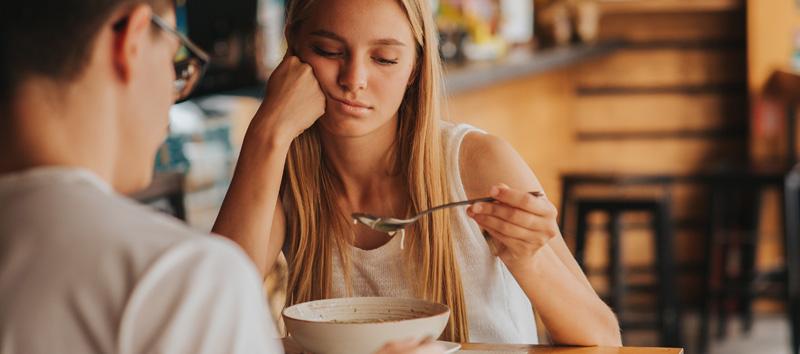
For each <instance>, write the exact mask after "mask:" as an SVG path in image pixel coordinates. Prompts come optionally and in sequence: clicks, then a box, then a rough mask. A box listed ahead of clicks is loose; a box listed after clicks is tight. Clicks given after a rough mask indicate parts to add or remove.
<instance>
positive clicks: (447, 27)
mask: <svg viewBox="0 0 800 354" xmlns="http://www.w3.org/2000/svg"><path fill="white" fill-rule="evenodd" d="M430 6H431V7H432V8H433V9H434V11H435V13H436V17H437V24H438V26H439V31H440V37H441V43H440V54H441V55H442V57H443V58H444V59H445V63H446V84H447V90H448V104H447V108H448V109H447V114H446V119H448V120H452V121H456V122H466V123H470V124H473V125H476V126H478V127H480V128H482V129H484V130H486V131H488V132H490V133H492V134H495V135H498V136H500V137H503V138H504V139H506V140H508V141H509V142H510V143H511V144H512V145H513V146H514V147H515V148H516V149H517V150H518V151H519V152H520V154H521V155H522V156H523V157H524V158H525V159H526V161H527V162H528V164H529V165H530V167H531V168H532V169H533V171H534V172H535V173H536V174H537V176H538V177H539V179H540V181H541V182H542V184H543V185H544V187H545V190H546V192H547V194H548V196H549V198H550V199H551V200H552V201H553V202H554V203H555V204H556V205H557V206H559V208H560V215H561V216H560V218H561V228H562V232H563V234H564V237H565V239H566V240H567V243H568V244H569V245H570V247H571V249H572V251H573V253H574V254H575V256H576V258H577V259H578V260H579V262H580V263H581V265H582V266H583V268H584V270H585V271H586V272H587V274H588V275H589V277H590V279H591V281H592V284H593V285H594V287H595V288H596V290H597V291H598V292H599V293H600V294H601V296H602V297H603V299H604V300H605V301H606V302H607V303H608V304H609V305H610V306H612V308H613V309H614V311H615V313H616V314H617V316H619V318H620V322H621V326H622V331H623V343H624V344H625V345H628V346H637V345H638V346H679V347H684V348H686V352H687V353H798V337H800V271H799V270H800V244H799V243H798V238H800V235H799V234H800V232H798V229H800V202H799V201H798V199H800V192H799V191H798V189H799V188H800V175H797V173H798V169H796V168H793V166H794V165H795V163H796V162H797V156H798V151H800V148H798V146H797V145H798V144H797V137H798V132H797V130H798V127H797V122H796V116H797V115H798V114H800V113H799V112H798V110H797V109H796V108H797V103H798V101H800V1H798V0H439V1H431V2H430ZM283 15H284V2H283V0H228V1H225V2H219V1H211V0H191V1H189V2H185V1H183V2H182V3H180V4H179V8H178V18H179V21H178V23H179V27H180V28H181V30H182V31H184V32H186V33H187V34H188V35H189V37H190V38H192V39H193V40H194V41H195V42H196V43H198V44H199V45H200V46H201V47H202V48H204V49H205V50H207V51H209V52H210V53H211V54H212V65H211V68H210V70H209V72H208V73H207V75H206V77H205V78H204V79H203V81H202V82H201V86H200V88H199V89H198V91H197V92H195V94H194V95H195V97H194V98H193V99H192V100H190V101H187V102H185V103H182V104H179V105H176V106H175V107H174V108H173V109H172V112H171V117H170V120H171V134H170V136H169V138H168V139H167V141H166V143H165V144H164V145H163V146H162V148H161V150H160V151H159V154H158V156H157V167H156V171H155V176H156V178H155V180H154V183H153V185H152V186H150V188H149V189H147V190H145V191H143V192H141V193H139V194H138V195H136V196H135V197H136V198H137V199H138V200H140V201H142V202H143V203H148V204H149V205H152V206H153V207H154V208H158V209H160V210H163V211H165V212H169V213H171V214H173V215H175V216H177V217H179V218H181V219H183V220H185V221H186V222H188V223H189V224H190V225H191V226H192V227H195V228H197V229H199V230H203V231H209V230H210V229H211V225H212V224H213V222H214V219H215V217H216V214H217V211H218V209H219V206H220V203H221V201H222V198H223V196H224V193H225V190H226V188H227V185H228V183H229V180H230V176H231V171H232V168H233V165H234V164H235V160H236V156H237V153H238V149H239V147H240V145H241V142H242V138H243V135H244V131H245V129H246V127H247V124H248V123H249V120H250V118H251V117H252V115H253V113H254V112H255V110H256V109H257V107H258V105H259V103H260V101H261V98H262V96H263V87H264V83H265V80H266V78H267V77H268V76H269V72H270V70H271V68H272V67H274V66H275V65H276V64H277V63H278V62H279V61H280V59H281V58H282V56H283V51H284V46H285V44H284V43H283V38H282V31H283ZM284 281H285V265H279V266H278V267H277V268H276V269H275V271H274V272H273V273H272V274H271V275H270V276H269V277H268V278H267V280H266V281H265V289H266V290H267V292H268V293H269V294H270V302H271V303H272V304H273V309H274V310H275V312H276V313H279V311H280V309H281V308H282V306H283V292H284V289H283V284H284V283H283V282H284ZM542 335H543V337H542V338H545V334H544V333H543V334H542Z"/></svg>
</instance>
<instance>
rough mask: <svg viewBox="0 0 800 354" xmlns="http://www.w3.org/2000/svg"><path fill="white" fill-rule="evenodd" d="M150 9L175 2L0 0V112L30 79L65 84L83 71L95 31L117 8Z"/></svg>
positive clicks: (145, 0)
mask: <svg viewBox="0 0 800 354" xmlns="http://www.w3.org/2000/svg"><path fill="white" fill-rule="evenodd" d="M136 4H149V5H151V6H152V7H153V9H154V11H156V12H163V11H166V10H167V9H169V8H170V7H171V6H174V5H173V4H174V0H44V1H36V2H32V1H24V0H2V2H0V107H2V106H6V105H7V104H9V103H10V100H11V99H12V97H13V95H14V94H13V92H14V91H15V90H16V88H17V87H18V85H20V84H21V83H22V82H23V80H25V79H26V78H28V77H30V76H34V75H35V76H43V77H47V78H52V79H54V80H55V81H58V82H69V81H70V80H72V79H75V78H76V77H78V76H79V75H80V74H81V73H82V72H83V70H84V68H85V67H86V64H87V62H88V60H89V56H90V54H91V51H92V49H93V48H94V43H95V42H96V39H97V35H98V33H99V32H100V28H101V27H102V26H103V24H105V23H106V22H107V21H108V19H109V17H110V16H111V15H112V14H113V13H114V12H115V11H117V10H118V9H121V8H124V7H126V6H128V7H132V6H134V5H136Z"/></svg>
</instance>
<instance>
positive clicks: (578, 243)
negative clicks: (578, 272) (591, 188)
mask: <svg viewBox="0 0 800 354" xmlns="http://www.w3.org/2000/svg"><path fill="white" fill-rule="evenodd" d="M577 209H578V210H577V211H578V212H577V216H578V220H577V221H578V223H577V227H576V228H575V260H576V261H577V262H578V265H579V266H580V267H581V269H583V271H584V272H586V265H585V264H584V257H585V255H586V234H587V233H588V231H589V230H588V221H587V220H586V218H587V217H588V216H589V210H588V209H587V208H586V207H585V206H584V205H581V204H578V207H577Z"/></svg>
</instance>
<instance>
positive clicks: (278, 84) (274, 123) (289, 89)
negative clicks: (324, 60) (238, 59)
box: [250, 53, 325, 144]
mask: <svg viewBox="0 0 800 354" xmlns="http://www.w3.org/2000/svg"><path fill="white" fill-rule="evenodd" d="M323 113H325V95H324V94H323V93H322V90H321V89H320V86H319V82H318V81H317V79H316V77H315V76H314V71H313V70H312V68H311V66H310V65H308V64H306V63H303V62H301V61H300V59H299V58H298V57H296V56H294V55H291V53H287V54H286V56H284V58H283V61H281V63H280V64H279V65H278V67H276V68H275V70H274V71H273V72H272V75H270V78H269V81H268V82H267V89H266V94H265V97H264V101H263V102H262V103H261V107H259V109H258V112H256V115H255V117H254V118H253V122H251V127H250V128H251V129H257V130H259V132H260V133H261V134H259V135H261V136H264V134H266V136H270V137H275V138H277V139H279V140H280V141H281V142H284V143H287V144H288V143H289V142H291V141H292V140H294V138H296V137H297V136H298V135H300V133H302V132H303V131H304V130H306V129H308V128H309V127H310V126H311V125H312V124H314V122H315V121H316V120H317V119H319V117H320V116H322V114H323Z"/></svg>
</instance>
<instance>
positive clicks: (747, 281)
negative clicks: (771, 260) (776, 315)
mask: <svg viewBox="0 0 800 354" xmlns="http://www.w3.org/2000/svg"><path fill="white" fill-rule="evenodd" d="M753 194H754V195H753V196H752V197H753V199H752V203H747V202H745V203H743V204H742V205H747V204H751V208H752V209H751V210H750V212H751V213H752V214H751V215H750V223H749V225H747V228H748V230H747V240H745V242H743V244H742V260H741V265H742V268H741V278H742V284H743V286H742V289H741V291H742V303H741V306H740V308H739V315H740V316H741V317H742V324H743V330H744V332H745V333H750V330H751V329H752V327H753V297H754V294H753V281H754V280H755V274H756V270H755V266H756V264H755V261H756V251H757V248H758V232H759V229H760V228H761V202H762V199H761V190H760V189H758V188H755V190H754V191H753ZM746 197H749V196H746ZM746 199H747V198H746Z"/></svg>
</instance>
